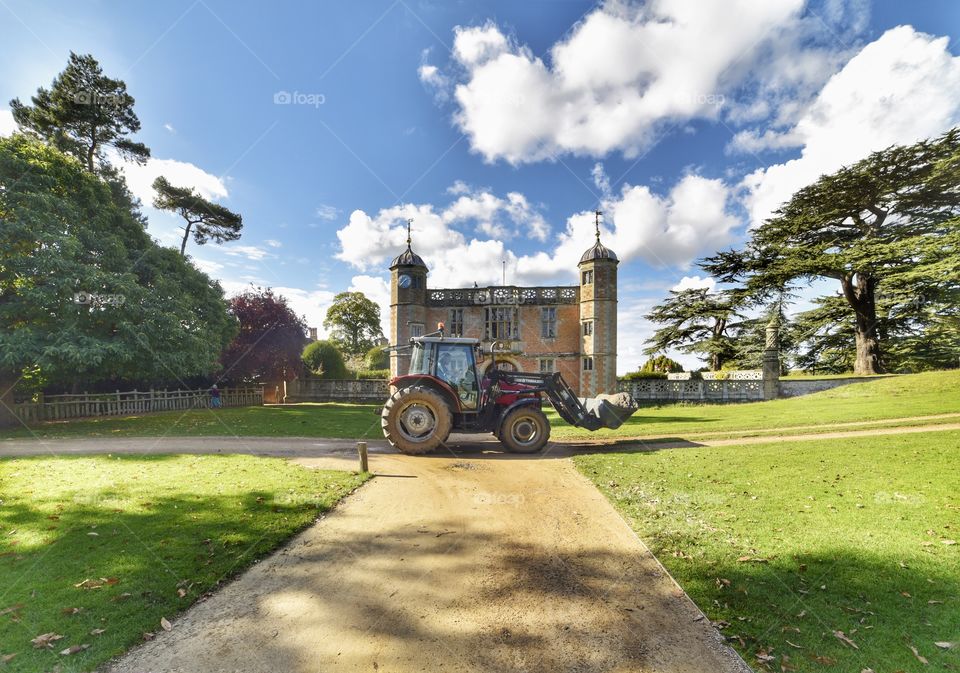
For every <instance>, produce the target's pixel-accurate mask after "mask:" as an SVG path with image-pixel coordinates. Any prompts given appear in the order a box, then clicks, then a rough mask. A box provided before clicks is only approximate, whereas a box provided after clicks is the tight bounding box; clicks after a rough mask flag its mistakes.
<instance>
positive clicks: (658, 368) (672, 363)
mask: <svg viewBox="0 0 960 673" xmlns="http://www.w3.org/2000/svg"><path fill="white" fill-rule="evenodd" d="M640 371H641V372H661V373H664V374H674V373H677V372H682V371H683V365H681V364H680V363H679V362H677V361H676V360H672V359H670V358H668V357H667V356H666V355H658V356H657V357H655V358H650V359H649V360H647V361H646V362H644V363H643V366H642V367H640Z"/></svg>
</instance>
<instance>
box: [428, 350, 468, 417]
mask: <svg viewBox="0 0 960 673" xmlns="http://www.w3.org/2000/svg"><path fill="white" fill-rule="evenodd" d="M437 378H439V379H442V380H444V381H446V382H447V383H449V384H450V387H451V388H453V389H454V390H455V391H456V392H457V396H458V397H459V398H460V402H461V403H462V404H463V407H464V408H465V409H476V408H477V390H478V389H477V372H476V367H475V366H474V363H473V347H472V346H470V345H468V344H444V343H441V344H437Z"/></svg>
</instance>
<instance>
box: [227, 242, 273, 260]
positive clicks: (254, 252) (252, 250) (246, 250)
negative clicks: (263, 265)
mask: <svg viewBox="0 0 960 673" xmlns="http://www.w3.org/2000/svg"><path fill="white" fill-rule="evenodd" d="M223 252H224V253H225V254H227V255H231V256H232V257H245V258H247V259H249V260H252V261H254V262H259V261H260V260H262V259H265V258H267V257H273V256H274V255H273V254H271V253H270V252H268V251H266V250H264V249H263V248H261V247H259V246H256V245H235V244H232V243H228V244H226V245H224V246H223Z"/></svg>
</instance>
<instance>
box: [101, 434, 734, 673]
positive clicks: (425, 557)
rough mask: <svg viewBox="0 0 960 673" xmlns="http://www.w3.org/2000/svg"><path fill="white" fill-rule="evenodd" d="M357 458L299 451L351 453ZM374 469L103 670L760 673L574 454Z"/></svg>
mask: <svg viewBox="0 0 960 673" xmlns="http://www.w3.org/2000/svg"><path fill="white" fill-rule="evenodd" d="M480 448H481V449H482V448H483V447H480ZM348 455H349V454H343V453H341V454H339V455H338V454H328V455H327V456H320V457H313V458H303V457H301V458H297V460H298V461H299V462H302V463H304V464H307V465H311V466H318V467H352V466H353V465H354V461H353V460H352V459H351V460H348V458H347V456H348ZM371 469H372V470H373V471H374V472H376V473H377V474H378V475H379V476H377V477H376V478H375V479H374V480H373V481H372V482H370V483H368V484H367V485H365V486H364V487H363V488H361V489H360V490H359V491H358V492H357V493H356V494H354V495H353V496H351V497H350V498H348V499H347V500H346V501H345V502H344V503H343V504H342V505H341V506H340V507H339V508H338V509H337V510H336V511H335V512H333V513H331V514H330V515H329V516H327V517H326V518H325V519H324V520H322V521H321V522H320V523H318V524H317V525H315V526H313V527H311V528H310V529H308V530H307V531H306V532H304V533H303V534H301V535H300V536H298V537H297V538H295V539H294V540H293V541H292V542H291V543H290V544H289V545H287V546H286V547H285V548H284V549H282V550H281V551H279V552H278V553H276V554H274V555H273V556H271V557H270V558H268V559H266V560H264V561H263V562H261V563H260V564H259V565H257V566H255V567H254V568H253V569H252V570H250V571H249V572H247V573H246V574H244V575H243V576H242V577H240V578H239V579H238V580H237V581H235V582H233V583H232V584H230V585H228V586H226V587H225V588H224V589H223V590H221V591H220V592H218V593H217V594H215V595H214V596H213V597H211V598H210V599H209V600H207V601H205V602H203V603H200V604H198V605H196V606H195V607H194V608H192V609H191V610H190V611H188V612H187V613H186V614H185V615H184V616H183V617H181V618H180V619H178V620H176V621H175V622H174V624H173V630H172V631H170V632H168V633H162V634H161V635H160V636H159V637H158V638H157V639H156V640H155V641H152V642H149V643H145V644H144V645H142V646H140V647H138V648H136V649H135V650H133V651H132V652H130V653H128V654H127V655H126V656H125V657H123V658H122V659H121V660H119V661H118V662H115V663H114V664H113V665H112V666H111V667H108V668H107V669H105V670H108V671H110V672H111V673H120V672H129V673H133V672H136V673H148V672H149V673H153V672H160V671H170V672H172V671H183V672H184V673H187V672H189V673H198V672H221V671H222V672H224V673H226V672H227V671H229V672H231V673H232V672H237V671H242V672H254V671H256V672H258V673H259V672H266V671H290V672H301V671H302V672H306V671H310V672H316V671H333V670H336V671H377V670H379V671H388V672H390V673H394V672H398V673H401V672H406V671H530V672H539V671H544V672H546V671H550V672H551V673H553V672H557V671H578V672H582V673H592V672H597V673H599V672H600V671H604V672H610V671H616V672H625V671H638V672H639V671H662V672H664V673H688V672H691V673H692V672H694V671H696V672H703V673H724V672H738V673H745V672H748V671H749V670H750V669H749V668H748V667H747V666H746V665H745V664H744V663H743V662H742V660H740V658H739V657H738V656H737V655H736V654H735V653H734V652H733V651H732V650H731V649H729V648H728V647H727V646H726V645H725V644H723V642H722V640H721V638H720V636H719V635H718V634H717V632H716V631H715V630H714V629H713V628H712V627H711V626H710V623H709V621H708V620H707V619H706V618H704V617H703V616H702V615H701V614H700V612H699V611H698V610H697V609H696V607H695V606H693V604H692V603H690V601H689V599H687V598H686V596H685V595H684V594H683V592H682V591H680V590H679V588H678V587H677V586H676V585H675V583H674V582H673V581H672V579H671V578H670V577H669V576H668V575H666V574H665V573H664V571H663V569H662V567H661V566H660V565H659V563H658V562H657V561H656V559H654V558H653V556H652V555H651V554H650V553H649V551H647V550H646V548H645V547H644V546H643V545H642V543H640V541H639V540H638V539H637V538H636V536H635V535H634V534H633V533H632V531H631V530H630V529H629V528H628V527H627V525H626V524H625V523H624V522H623V520H622V519H621V518H620V517H619V516H618V515H617V514H616V512H615V511H614V510H613V509H612V507H611V506H610V504H609V503H608V502H607V501H606V500H605V499H604V498H603V497H602V496H601V495H600V494H599V493H598V492H597V491H596V489H594V488H593V486H592V485H590V484H589V483H588V482H587V481H586V480H585V479H583V478H582V477H581V476H580V475H579V474H578V473H577V472H576V471H575V470H574V468H573V466H572V465H571V464H570V461H568V460H563V459H560V460H537V459H530V458H519V457H513V456H505V455H503V454H499V453H492V452H488V451H483V450H474V451H473V452H472V453H469V454H467V455H466V456H461V457H459V458H457V457H452V456H451V457H419V458H410V457H406V456H400V455H395V454H387V453H375V454H373V455H371Z"/></svg>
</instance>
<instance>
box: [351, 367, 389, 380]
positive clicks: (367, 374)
mask: <svg viewBox="0 0 960 673" xmlns="http://www.w3.org/2000/svg"><path fill="white" fill-rule="evenodd" d="M357 378H358V379H389V378H390V370H389V369H361V370H360V371H358V372H357Z"/></svg>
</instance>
